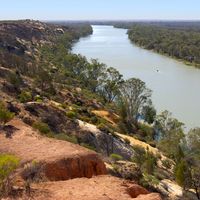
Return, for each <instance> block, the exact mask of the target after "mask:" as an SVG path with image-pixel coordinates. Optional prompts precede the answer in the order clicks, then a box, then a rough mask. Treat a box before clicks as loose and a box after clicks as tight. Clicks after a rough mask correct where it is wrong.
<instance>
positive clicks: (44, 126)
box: [33, 122, 51, 135]
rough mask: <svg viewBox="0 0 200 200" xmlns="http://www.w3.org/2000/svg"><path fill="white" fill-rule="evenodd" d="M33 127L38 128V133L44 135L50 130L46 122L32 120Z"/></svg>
mask: <svg viewBox="0 0 200 200" xmlns="http://www.w3.org/2000/svg"><path fill="white" fill-rule="evenodd" d="M33 128H35V129H37V130H39V131H40V133H42V134H45V135H46V134H49V133H50V132H51V129H50V128H49V126H48V124H46V123H43V122H34V123H33Z"/></svg>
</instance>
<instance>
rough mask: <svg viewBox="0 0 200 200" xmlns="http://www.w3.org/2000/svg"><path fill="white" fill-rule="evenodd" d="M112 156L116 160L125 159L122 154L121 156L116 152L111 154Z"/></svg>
mask: <svg viewBox="0 0 200 200" xmlns="http://www.w3.org/2000/svg"><path fill="white" fill-rule="evenodd" d="M110 158H111V159H112V160H114V161H118V160H123V158H122V156H120V155H118V154H115V153H113V154H111V155H110Z"/></svg>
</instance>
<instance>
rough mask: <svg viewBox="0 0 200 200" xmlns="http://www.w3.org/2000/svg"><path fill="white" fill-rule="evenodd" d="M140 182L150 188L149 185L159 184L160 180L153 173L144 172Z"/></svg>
mask: <svg viewBox="0 0 200 200" xmlns="http://www.w3.org/2000/svg"><path fill="white" fill-rule="evenodd" d="M140 184H141V185H142V186H143V187H146V188H148V187H151V186H156V185H158V184H159V180H158V179H157V178H156V177H155V176H152V175H149V174H146V173H144V174H143V178H142V179H141V180H140Z"/></svg>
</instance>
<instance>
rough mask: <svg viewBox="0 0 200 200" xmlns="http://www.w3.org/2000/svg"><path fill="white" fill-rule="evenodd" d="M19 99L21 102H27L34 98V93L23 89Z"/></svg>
mask: <svg viewBox="0 0 200 200" xmlns="http://www.w3.org/2000/svg"><path fill="white" fill-rule="evenodd" d="M19 100H20V102H21V103H26V102H29V101H31V100H32V94H31V92H29V91H22V92H21V94H20V95H19Z"/></svg>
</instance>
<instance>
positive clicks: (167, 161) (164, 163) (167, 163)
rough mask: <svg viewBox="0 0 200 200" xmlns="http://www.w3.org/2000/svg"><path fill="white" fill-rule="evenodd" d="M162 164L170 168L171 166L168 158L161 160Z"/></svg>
mask: <svg viewBox="0 0 200 200" xmlns="http://www.w3.org/2000/svg"><path fill="white" fill-rule="evenodd" d="M162 164H163V166H164V167H166V168H167V169H171V167H172V162H171V161H170V160H168V159H165V160H162Z"/></svg>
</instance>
